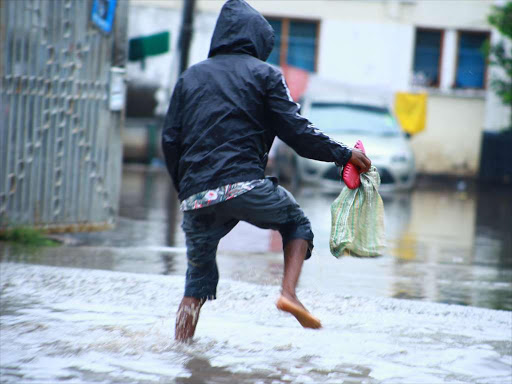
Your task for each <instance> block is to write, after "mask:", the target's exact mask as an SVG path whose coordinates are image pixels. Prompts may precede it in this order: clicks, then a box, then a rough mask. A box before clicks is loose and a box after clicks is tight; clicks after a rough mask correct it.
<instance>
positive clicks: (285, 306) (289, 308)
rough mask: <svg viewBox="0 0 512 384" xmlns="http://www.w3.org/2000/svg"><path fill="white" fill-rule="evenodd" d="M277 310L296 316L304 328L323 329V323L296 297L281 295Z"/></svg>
mask: <svg viewBox="0 0 512 384" xmlns="http://www.w3.org/2000/svg"><path fill="white" fill-rule="evenodd" d="M276 307H277V309H279V310H281V311H284V312H288V313H290V314H292V315H293V316H295V318H296V319H297V321H298V322H299V323H300V325H302V326H303V327H304V328H313V329H318V328H322V323H321V322H320V320H318V319H317V318H316V317H315V316H313V315H312V314H311V313H309V311H308V310H307V309H306V308H305V307H304V306H303V305H302V303H301V302H300V301H299V300H298V299H297V298H296V297H294V296H292V295H288V294H285V293H283V294H281V296H280V297H279V299H278V300H277V302H276Z"/></svg>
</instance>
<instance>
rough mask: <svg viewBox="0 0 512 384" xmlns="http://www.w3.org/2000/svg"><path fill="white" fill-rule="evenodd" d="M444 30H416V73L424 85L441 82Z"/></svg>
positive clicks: (435, 84) (433, 84) (434, 84)
mask: <svg viewBox="0 0 512 384" xmlns="http://www.w3.org/2000/svg"><path fill="white" fill-rule="evenodd" d="M442 42H443V31H441V30H432V29H421V28H418V29H417V30H416V42H415V47H414V66H413V70H414V75H415V77H416V78H418V79H421V80H417V81H418V82H419V83H421V84H422V85H427V86H430V87H437V86H439V83H440V73H439V68H440V60H441V51H442V44H443V43H442Z"/></svg>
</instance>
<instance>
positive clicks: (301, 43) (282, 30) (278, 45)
mask: <svg viewBox="0 0 512 384" xmlns="http://www.w3.org/2000/svg"><path fill="white" fill-rule="evenodd" d="M268 22H269V23H270V25H271V26H272V28H273V29H274V32H275V41H274V49H273V50H272V53H271V54H270V56H269V58H268V60H267V62H269V63H271V64H275V65H281V66H284V65H291V66H294V67H297V68H301V69H304V70H306V71H309V72H314V71H315V70H316V56H317V47H318V43H317V42H318V26H319V23H318V22H317V21H302V20H291V19H287V18H282V19H274V18H269V19H268Z"/></svg>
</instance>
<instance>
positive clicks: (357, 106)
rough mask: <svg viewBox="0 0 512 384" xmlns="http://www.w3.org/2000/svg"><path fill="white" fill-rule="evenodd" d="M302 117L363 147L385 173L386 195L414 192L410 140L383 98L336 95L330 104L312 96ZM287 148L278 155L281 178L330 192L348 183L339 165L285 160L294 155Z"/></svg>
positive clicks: (333, 135) (336, 137)
mask: <svg viewBox="0 0 512 384" xmlns="http://www.w3.org/2000/svg"><path fill="white" fill-rule="evenodd" d="M302 113H303V115H304V116H305V117H307V118H308V119H309V120H310V121H311V122H312V123H313V124H314V125H315V126H316V127H318V129H320V130H321V131H323V132H324V133H325V134H326V135H328V136H329V137H331V138H333V139H334V140H336V141H339V142H342V143H344V144H346V145H348V146H350V147H353V146H354V145H355V143H356V142H357V140H361V141H362V142H363V145H364V147H365V150H366V154H367V156H368V157H369V158H370V159H371V161H372V165H374V166H375V167H376V168H377V170H378V171H379V174H380V178H381V186H380V192H388V191H396V190H405V189H410V188H411V187H412V186H413V185H414V182H415V178H416V171H415V165H414V155H413V152H412V150H411V148H410V146H409V142H408V138H407V137H406V135H405V133H404V132H403V131H402V130H401V128H400V126H399V124H398V122H397V120H396V119H395V117H394V116H393V114H392V113H391V112H390V110H389V108H388V107H387V106H386V105H385V103H384V102H381V101H379V99H378V98H373V99H372V98H368V97H367V98H364V97H363V98H362V99H361V98H354V97H351V98H348V97H339V96H338V97H335V98H334V99H333V97H332V95H331V97H329V98H326V97H312V96H311V95H309V96H308V95H307V96H306V97H305V99H304V102H303V109H302ZM283 145H284V144H283V143H282V142H281V143H279V144H278V147H277V149H276V153H277V156H276V160H275V162H276V164H275V167H276V169H277V172H276V173H277V174H278V176H281V177H282V176H288V177H289V178H290V179H291V181H292V183H293V184H297V183H298V182H301V183H312V184H316V185H317V186H319V187H322V188H323V189H326V190H330V191H337V190H341V188H342V187H343V182H342V181H341V176H340V169H339V168H338V167H336V165H334V164H333V163H325V162H321V161H315V160H310V159H306V158H303V157H300V156H298V155H297V154H295V152H293V155H292V156H290V157H289V160H284V159H285V158H286V156H284V155H283V153H284V152H286V151H288V153H291V152H292V151H291V150H289V149H286V150H283V148H282V146H283ZM280 147H281V148H280ZM286 162H289V163H290V164H285V163H286ZM285 173H286V175H285ZM285 178H286V177H285Z"/></svg>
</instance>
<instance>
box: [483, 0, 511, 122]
mask: <svg viewBox="0 0 512 384" xmlns="http://www.w3.org/2000/svg"><path fill="white" fill-rule="evenodd" d="M488 21H489V23H490V24H491V25H492V26H494V27H495V28H496V29H497V30H498V31H499V32H500V33H501V34H502V35H503V36H504V37H505V39H508V40H511V41H509V43H511V44H512V1H509V2H507V3H506V4H505V5H504V6H501V7H497V6H494V7H493V11H492V13H491V14H490V15H489V18H488ZM488 50H489V53H490V63H491V64H492V65H496V66H498V67H500V68H502V69H503V71H504V73H505V76H504V77H503V78H500V79H498V78H495V79H492V80H491V86H492V88H493V89H494V91H495V92H496V94H497V95H498V96H499V97H500V98H501V100H502V102H503V103H504V104H505V105H510V106H512V50H510V49H509V50H507V49H506V48H505V44H504V42H503V41H502V42H499V43H498V44H495V45H493V46H490V47H489V48H488ZM509 129H512V117H511V122H510V127H509Z"/></svg>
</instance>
